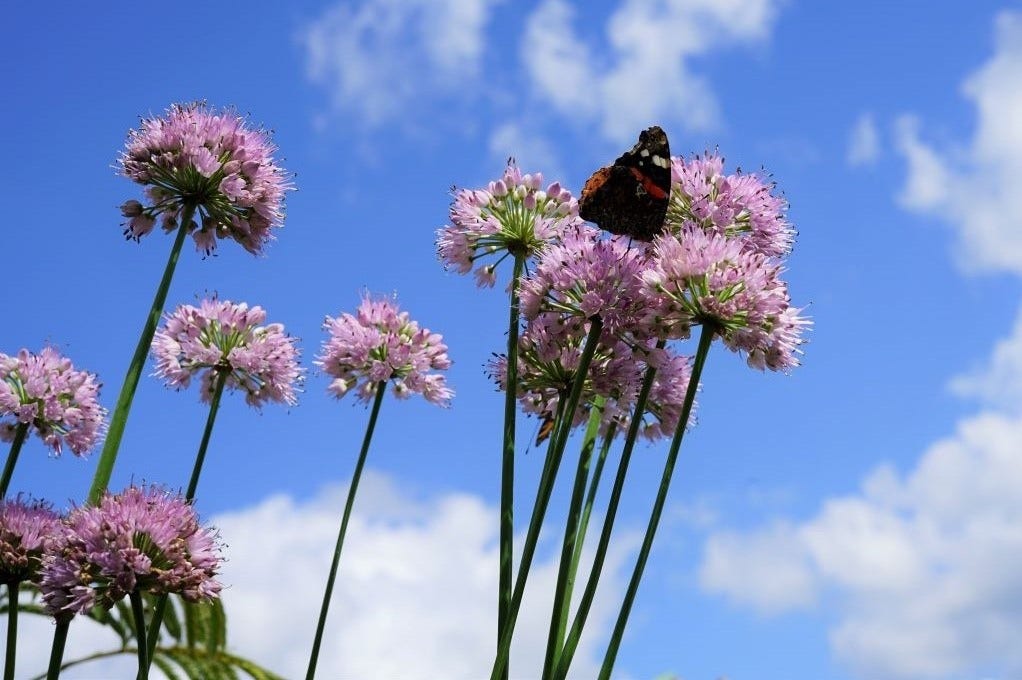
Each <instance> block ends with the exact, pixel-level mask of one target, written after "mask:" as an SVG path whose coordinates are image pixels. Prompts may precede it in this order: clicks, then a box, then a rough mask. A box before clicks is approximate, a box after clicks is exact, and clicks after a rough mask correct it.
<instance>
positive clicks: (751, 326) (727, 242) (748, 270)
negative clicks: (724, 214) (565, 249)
mask: <svg viewBox="0 0 1022 680" xmlns="http://www.w3.org/2000/svg"><path fill="white" fill-rule="evenodd" d="M781 272H782V270H781V267H780V265H779V264H777V263H776V262H774V261H773V260H771V259H770V258H767V257H766V256H764V255H762V254H761V253H756V252H752V251H749V250H747V249H745V248H744V247H743V245H742V243H741V241H740V240H739V239H735V238H729V237H726V236H724V235H722V234H716V233H711V232H708V231H705V230H703V229H701V228H700V227H698V226H697V225H691V224H688V225H686V226H685V227H684V228H683V229H682V231H681V232H680V233H679V234H663V235H661V236H660V237H658V238H657V239H656V240H655V241H654V242H653V260H652V266H651V267H650V268H649V269H647V270H646V271H645V272H644V273H643V280H644V281H645V283H646V287H647V288H646V292H647V304H648V314H649V317H650V325H651V326H658V327H660V328H661V329H662V332H663V333H664V334H665V335H666V336H668V337H687V336H688V334H689V329H690V327H691V326H692V325H696V324H702V325H709V326H712V327H713V328H714V329H715V330H716V332H717V333H718V334H719V335H720V336H721V338H722V339H723V341H724V344H725V345H727V346H728V347H729V348H731V349H733V350H735V351H740V352H744V353H746V354H747V356H748V360H749V364H750V365H751V366H753V367H755V368H760V369H762V368H770V369H771V370H786V369H788V368H792V367H794V366H797V365H798V358H797V354H799V353H800V352H799V350H798V347H799V345H801V344H802V343H803V342H804V340H803V339H802V337H801V332H802V329H804V328H806V327H808V326H809V325H810V322H809V321H808V320H807V319H805V318H803V317H801V316H799V314H798V311H799V310H793V309H792V308H791V300H790V298H789V296H788V287H787V285H786V284H785V283H784V282H783V281H782V280H781V278H780V274H781Z"/></svg>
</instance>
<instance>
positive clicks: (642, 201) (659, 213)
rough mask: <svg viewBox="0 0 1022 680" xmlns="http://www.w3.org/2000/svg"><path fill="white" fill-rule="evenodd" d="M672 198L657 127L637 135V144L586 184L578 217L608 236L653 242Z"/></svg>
mask: <svg viewBox="0 0 1022 680" xmlns="http://www.w3.org/2000/svg"><path fill="white" fill-rule="evenodd" d="M670 197H671V149H670V146H669V145H668V143H667V133H665V132H664V131H663V130H662V129H661V128H660V127H659V126H658V125H654V126H653V127H651V128H648V129H646V130H643V131H642V132H641V133H639V141H638V142H637V143H636V144H635V146H633V147H632V150H631V151H626V152H625V153H624V154H622V155H621V157H620V158H618V159H617V160H616V161H614V164H613V165H608V166H606V167H603V168H600V169H599V170H597V171H596V172H594V173H593V175H592V177H590V178H589V179H587V180H586V183H585V186H583V187H582V197H581V198H579V200H578V214H579V216H580V217H581V218H582V219H584V220H588V221H589V222H595V223H596V224H597V225H599V227H600V228H601V229H605V230H606V231H609V232H611V233H612V234H627V235H628V236H631V237H632V238H634V239H636V240H639V241H652V240H653V237H654V236H656V235H657V234H659V233H660V232H661V231H663V228H664V219H665V218H666V217H667V203H668V199H670Z"/></svg>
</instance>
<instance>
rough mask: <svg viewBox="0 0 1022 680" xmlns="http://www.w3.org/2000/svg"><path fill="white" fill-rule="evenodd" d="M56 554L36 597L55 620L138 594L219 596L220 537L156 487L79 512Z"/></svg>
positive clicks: (69, 520) (132, 490)
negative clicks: (217, 577)
mask: <svg viewBox="0 0 1022 680" xmlns="http://www.w3.org/2000/svg"><path fill="white" fill-rule="evenodd" d="M64 526H65V535H64V537H63V539H62V541H61V544H60V545H59V546H58V549H56V550H55V551H53V552H51V553H50V554H48V555H47V556H46V557H45V558H44V563H43V571H42V576H41V579H40V584H39V589H40V590H41V591H42V595H43V601H44V603H45V605H46V609H47V611H48V612H49V613H50V614H52V615H53V616H67V615H73V614H76V613H80V612H85V611H87V610H89V609H90V608H91V607H93V606H97V605H98V606H100V607H102V608H103V609H109V608H110V607H112V606H113V605H114V604H116V603H117V602H118V601H120V600H121V599H122V598H123V597H124V596H125V595H127V594H129V593H131V592H132V591H134V590H138V591H139V592H146V593H152V594H157V595H162V594H165V593H177V594H179V595H181V597H183V598H184V599H185V600H187V601H188V602H199V601H202V600H211V599H213V598H215V597H217V596H218V595H219V593H220V587H221V586H220V584H219V583H218V582H217V581H216V580H215V578H214V577H215V576H216V572H217V569H218V568H219V566H220V559H221V558H220V545H219V540H218V536H217V534H216V533H215V532H214V531H213V530H211V529H209V528H204V527H201V526H200V525H199V520H198V517H197V516H196V514H195V510H194V508H193V507H192V506H191V505H190V504H189V503H188V502H187V501H186V500H185V499H184V498H183V497H182V496H179V495H176V494H171V493H169V492H167V491H165V490H163V489H161V488H158V487H136V486H131V487H128V488H127V489H125V490H124V491H123V492H121V493H119V494H116V495H114V494H110V493H109V492H108V493H106V494H104V496H103V498H101V499H100V501H99V503H98V504H96V505H87V506H83V507H79V508H75V509H74V510H72V511H71V512H70V513H68V516H67V517H66V518H65V520H64Z"/></svg>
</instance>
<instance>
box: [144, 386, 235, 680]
mask: <svg viewBox="0 0 1022 680" xmlns="http://www.w3.org/2000/svg"><path fill="white" fill-rule="evenodd" d="M228 375H229V374H228V372H227V371H226V370H222V369H217V370H216V378H215V379H214V380H213V396H212V397H211V398H210V400H209V414H208V415H207V416H206V427H205V429H204V430H203V431H202V441H200V442H199V450H198V452H197V453H196V454H195V465H194V466H192V478H191V480H190V481H189V482H188V490H187V491H186V492H185V500H186V501H188V502H189V503H191V502H192V501H193V500H195V490H196V488H197V487H198V486H199V475H200V474H201V473H202V466H203V463H205V461H206V450H207V449H208V448H209V439H210V437H211V436H212V434H213V423H214V422H216V414H217V412H218V411H219V410H220V397H221V396H222V395H223V393H224V385H226V384H227V376H228ZM168 597H169V595H167V594H166V593H164V594H162V595H160V596H159V597H158V598H157V599H156V604H155V605H154V607H153V618H152V620H151V621H150V622H149V632H148V633H147V634H146V643H147V644H148V645H149V646H148V649H147V653H146V659H147V660H148V664H149V665H150V666H151V665H152V663H153V656H154V654H155V652H156V644H157V643H158V642H159V640H160V628H162V627H163V617H164V616H165V615H166V613H167V598H168ZM137 680H141V672H140V673H139V677H138V678H137Z"/></svg>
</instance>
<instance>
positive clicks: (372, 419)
mask: <svg viewBox="0 0 1022 680" xmlns="http://www.w3.org/2000/svg"><path fill="white" fill-rule="evenodd" d="M386 388H387V383H386V382H385V381H381V382H379V383H377V384H376V399H374V400H373V408H372V411H371V412H370V413H369V424H368V425H367V426H366V434H365V438H364V439H363V440H362V450H361V451H360V452H359V454H358V462H357V463H355V473H354V475H352V478H351V485H350V486H349V487H348V500H347V501H346V502H345V504H344V515H342V517H341V528H340V530H339V531H338V532H337V545H336V547H335V548H334V559H333V562H331V564H330V575H329V576H328V577H327V580H326V590H325V591H324V592H323V606H322V607H321V608H320V611H319V623H318V624H317V625H316V638H315V639H314V640H313V642H312V654H311V655H310V656H309V670H308V672H307V673H306V674H305V678H306V680H312V679H313V678H314V677H316V663H317V662H318V660H319V647H320V645H321V644H322V642H323V630H324V628H326V615H327V610H329V609H330V596H331V595H333V592H334V580H335V579H336V577H337V565H338V563H339V562H340V560H341V547H342V546H343V545H344V534H345V533H346V532H347V530H348V519H349V518H350V517H351V508H352V505H354V503H355V493H356V492H357V491H358V481H359V479H360V478H361V477H362V468H363V467H364V466H365V462H366V456H367V455H368V454H369V442H371V441H372V439H373V429H374V428H375V427H376V416H377V415H378V414H379V412H380V404H381V403H383V395H384V394H385V393H386Z"/></svg>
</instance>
